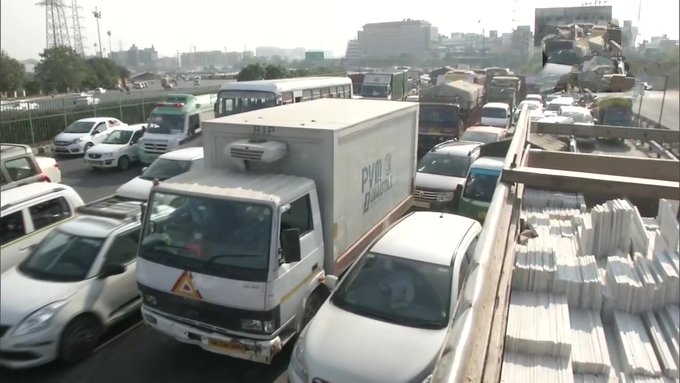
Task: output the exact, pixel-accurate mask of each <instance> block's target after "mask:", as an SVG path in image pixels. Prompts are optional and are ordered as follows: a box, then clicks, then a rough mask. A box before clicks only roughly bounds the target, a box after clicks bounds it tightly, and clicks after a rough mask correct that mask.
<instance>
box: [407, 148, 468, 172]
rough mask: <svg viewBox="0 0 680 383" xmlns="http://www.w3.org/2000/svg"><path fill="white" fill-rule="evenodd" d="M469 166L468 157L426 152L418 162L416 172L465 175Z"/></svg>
mask: <svg viewBox="0 0 680 383" xmlns="http://www.w3.org/2000/svg"><path fill="white" fill-rule="evenodd" d="M469 168H470V157H467V156H466V157H463V156H450V155H447V154H439V153H432V152H430V153H427V154H426V155H425V156H423V158H422V159H421V160H420V162H419V163H418V172H419V173H427V174H435V175H439V176H446V177H465V176H466V175H467V171H468V169H469Z"/></svg>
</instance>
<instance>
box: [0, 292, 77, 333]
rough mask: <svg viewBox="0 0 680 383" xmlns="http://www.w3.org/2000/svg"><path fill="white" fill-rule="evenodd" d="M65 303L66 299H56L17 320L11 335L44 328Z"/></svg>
mask: <svg viewBox="0 0 680 383" xmlns="http://www.w3.org/2000/svg"><path fill="white" fill-rule="evenodd" d="M67 303H68V301H67V300H63V301H56V302H53V303H50V304H49V305H47V306H43V307H42V308H40V309H38V310H36V311H34V312H33V313H32V314H29V315H28V316H27V317H26V318H24V320H22V321H21V322H19V325H18V326H17V327H16V328H15V329H14V331H13V335H25V334H30V333H33V332H36V331H40V330H42V329H44V328H45V327H47V326H48V325H49V324H50V320H52V318H54V316H55V315H57V313H58V312H59V310H61V309H62V308H63V307H64V306H66V304H67Z"/></svg>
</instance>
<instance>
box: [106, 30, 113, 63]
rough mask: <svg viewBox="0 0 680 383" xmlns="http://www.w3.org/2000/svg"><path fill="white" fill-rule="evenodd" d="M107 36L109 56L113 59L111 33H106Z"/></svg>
mask: <svg viewBox="0 0 680 383" xmlns="http://www.w3.org/2000/svg"><path fill="white" fill-rule="evenodd" d="M106 34H107V35H109V55H111V57H113V50H112V49H111V31H106Z"/></svg>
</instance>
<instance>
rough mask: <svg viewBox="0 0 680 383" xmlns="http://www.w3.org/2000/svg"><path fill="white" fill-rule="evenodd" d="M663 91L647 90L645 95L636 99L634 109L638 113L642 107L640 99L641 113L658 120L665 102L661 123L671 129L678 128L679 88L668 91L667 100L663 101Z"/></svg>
mask: <svg viewBox="0 0 680 383" xmlns="http://www.w3.org/2000/svg"><path fill="white" fill-rule="evenodd" d="M663 93H664V92H663V91H661V90H652V91H646V92H645V95H644V96H642V97H638V99H637V100H636V101H635V105H634V109H633V111H634V112H635V113H636V114H637V112H638V108H639V107H640V100H642V109H641V111H640V114H641V115H642V116H644V117H647V118H649V119H651V120H654V121H658V120H659V114H660V113H661V105H662V103H663V115H662V116H661V125H663V126H666V127H667V128H669V129H673V130H678V129H679V128H678V126H679V125H680V124H679V123H678V115H679V114H678V107H679V105H678V104H679V103H680V98H679V97H678V95H679V92H678V91H677V90H668V91H666V100H665V101H663Z"/></svg>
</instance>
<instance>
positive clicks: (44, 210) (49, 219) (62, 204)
mask: <svg viewBox="0 0 680 383" xmlns="http://www.w3.org/2000/svg"><path fill="white" fill-rule="evenodd" d="M28 211H29V213H30V214H31V219H32V220H33V228H34V229H35V230H39V229H42V228H43V227H47V226H49V225H51V224H53V223H57V222H59V221H62V220H64V219H66V218H68V217H70V216H71V209H70V208H69V205H68V203H67V202H66V199H65V198H64V197H58V198H54V199H51V200H49V201H45V202H42V203H39V204H37V205H33V206H31V207H30V208H29V209H28Z"/></svg>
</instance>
